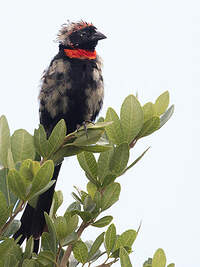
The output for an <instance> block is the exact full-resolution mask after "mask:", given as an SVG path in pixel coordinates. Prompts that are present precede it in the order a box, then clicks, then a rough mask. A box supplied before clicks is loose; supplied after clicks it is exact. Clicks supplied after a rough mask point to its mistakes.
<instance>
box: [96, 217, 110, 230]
mask: <svg viewBox="0 0 200 267" xmlns="http://www.w3.org/2000/svg"><path fill="white" fill-rule="evenodd" d="M112 220H113V217H112V216H105V217H103V218H101V219H99V220H98V221H96V222H94V223H92V224H91V225H92V226H95V227H99V228H101V227H105V226H106V225H108V224H110V222H111V221H112Z"/></svg>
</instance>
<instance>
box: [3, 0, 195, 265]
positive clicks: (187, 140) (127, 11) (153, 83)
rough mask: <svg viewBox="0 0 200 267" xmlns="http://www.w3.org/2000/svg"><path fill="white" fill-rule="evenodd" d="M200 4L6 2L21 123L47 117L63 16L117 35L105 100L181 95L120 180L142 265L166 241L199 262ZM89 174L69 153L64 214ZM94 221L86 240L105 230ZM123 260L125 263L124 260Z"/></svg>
mask: <svg viewBox="0 0 200 267" xmlns="http://www.w3.org/2000/svg"><path fill="white" fill-rule="evenodd" d="M199 10H200V4H199V2H198V1H195V0H191V1H184V0H168V1H161V0H140V1H139V0H132V1H131V0H130V1H129V0H124V1H111V0H110V1H105V0H101V1H94V0H93V1H90V0H84V1H67V0H65V1H64V0H60V1H59V0H58V1H50V0H48V1H47V0H43V1H36V0H35V1H25V0H18V1H3V2H2V3H1V6H0V24H1V49H0V59H1V61H0V69H1V70H0V73H1V97H0V114H5V115H6V116H7V119H8V121H9V124H10V128H11V131H12V132H13V131H14V130H16V129H19V128H24V129H26V130H28V131H29V132H30V133H33V130H34V128H36V127H37V126H38V121H39V118H38V100H37V96H38V92H39V81H40V77H41V74H42V72H43V70H44V69H45V68H46V67H47V66H48V64H49V62H50V60H51V58H52V57H53V56H54V55H55V54H56V53H57V51H58V49H57V43H55V42H53V40H55V39H56V34H57V32H58V30H59V27H60V25H61V24H63V23H64V22H66V21H67V19H69V20H72V21H77V20H80V19H83V20H85V21H88V22H93V24H94V25H95V26H96V27H97V28H98V29H99V30H100V31H101V32H103V33H104V34H105V35H106V36H107V39H106V40H103V41H101V42H100V43H99V45H98V47H97V52H98V53H99V55H100V56H101V57H102V58H103V60H104V70H103V73H104V81H105V100H104V107H103V110H102V112H101V115H102V116H105V112H106V110H107V108H108V107H109V106H112V107H113V108H114V109H116V110H117V111H119V108H120V106H121V103H122V101H123V99H124V98H125V97H126V96H127V95H129V94H132V93H136V92H138V95H139V100H140V101H141V103H142V104H144V103H145V102H147V101H154V100H155V99H156V97H157V96H159V95H160V94H161V93H162V92H164V91H165V90H169V92H170V95H171V103H173V104H175V114H174V116H173V117H172V119H171V120H170V121H169V122H168V123H167V124H166V125H165V126H164V127H163V128H162V129H161V130H160V131H158V132H157V133H155V134H154V135H152V136H150V137H148V138H144V139H142V140H141V141H140V142H139V143H138V144H137V145H136V148H135V149H134V150H133V151H131V155H132V159H134V158H136V157H137V156H138V155H139V154H141V153H142V152H143V151H144V150H145V149H146V148H147V147H148V146H151V149H150V150H149V151H148V153H147V154H146V155H145V157H144V158H143V159H142V161H140V162H139V163H138V164H137V165H136V166H135V168H134V169H131V170H130V171H129V172H128V174H127V175H124V176H122V177H121V178H120V179H119V180H118V181H119V182H120V183H121V184H122V192H121V195H120V200H119V202H118V203H116V204H115V205H114V206H113V207H112V208H111V209H109V210H108V211H106V212H105V213H104V215H113V216H114V220H113V222H114V223H115V225H116V227H117V232H118V233H119V234H120V233H122V232H123V231H125V230H127V229H130V228H132V229H137V228H138V226H139V223H140V221H141V220H142V227H141V231H140V234H139V236H138V238H137V241H136V242H135V245H134V252H133V253H132V254H131V255H130V257H131V260H132V263H133V266H137V267H139V266H142V264H143V262H144V261H145V260H146V259H147V258H148V257H152V256H153V253H154V252H155V250H156V249H157V248H159V247H161V248H163V249H164V250H165V252H166V255H167V259H168V263H170V262H174V263H176V266H177V267H188V266H191V267H198V266H200V265H199V242H200V214H199V213H200V211H199V210H200V208H199V206H200V194H199V191H200V175H199V172H200V171H199V166H200V164H199V150H200V145H199V137H200V123H199V115H200V112H199V101H200V11H199ZM86 183H87V180H86V178H85V177H84V173H83V172H82V171H81V170H80V168H79V167H78V163H77V160H76V158H75V157H74V158H71V159H68V160H67V161H65V162H64V164H63V168H62V172H61V174H60V177H59V181H58V184H57V189H62V190H63V193H64V199H65V204H64V205H63V208H61V209H60V214H63V213H64V211H65V209H66V207H67V206H68V205H69V204H70V203H71V202H72V201H73V199H72V197H71V195H70V193H71V192H72V190H73V185H77V186H79V187H81V188H82V189H85V186H86ZM102 231H103V229H101V230H100V231H99V230H97V228H92V229H91V230H88V232H86V234H85V235H83V240H84V241H86V240H87V239H94V238H95V237H96V236H97V235H98V234H99V233H100V232H102ZM115 266H119V264H118V265H117V264H116V265H115Z"/></svg>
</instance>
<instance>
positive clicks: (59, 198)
mask: <svg viewBox="0 0 200 267" xmlns="http://www.w3.org/2000/svg"><path fill="white" fill-rule="evenodd" d="M62 203H63V193H62V191H60V190H59V191H55V192H54V195H53V214H54V215H55V214H56V212H57V210H58V208H59V207H60V206H61V205H62Z"/></svg>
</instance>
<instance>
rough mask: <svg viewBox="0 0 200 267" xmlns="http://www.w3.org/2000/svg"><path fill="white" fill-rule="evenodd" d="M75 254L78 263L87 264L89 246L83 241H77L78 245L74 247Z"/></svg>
mask: <svg viewBox="0 0 200 267" xmlns="http://www.w3.org/2000/svg"><path fill="white" fill-rule="evenodd" d="M73 253H74V257H75V259H77V261H78V262H81V263H83V264H85V263H86V262H87V259H88V249H87V246H86V245H85V243H84V242H83V241H81V240H80V241H77V242H76V244H75V245H74V247H73Z"/></svg>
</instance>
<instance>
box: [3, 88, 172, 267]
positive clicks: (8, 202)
mask: <svg viewBox="0 0 200 267" xmlns="http://www.w3.org/2000/svg"><path fill="white" fill-rule="evenodd" d="M168 105H169V93H168V92H164V93H163V94H162V95H160V96H159V97H158V98H157V99H156V101H155V103H154V104H153V103H152V102H148V103H146V104H145V105H143V106H142V105H141V104H140V102H139V101H138V99H137V98H136V97H135V96H134V95H129V96H128V97H127V98H126V99H125V100H124V102H123V104H122V106H121V110H120V116H118V114H117V113H116V112H115V110H114V109H113V108H108V110H107V113H106V117H105V119H104V118H100V119H99V121H98V122H97V123H96V124H95V125H93V124H88V125H87V132H86V131H85V128H84V127H81V128H80V129H78V130H77V131H75V132H73V133H70V134H67V126H66V124H65V122H64V120H61V121H59V122H58V124H57V125H56V126H55V128H54V129H53V131H52V133H51V135H50V136H49V137H47V135H46V132H45V130H44V127H43V126H42V125H39V128H38V129H36V130H35V131H34V135H33V136H32V135H31V134H30V133H28V132H27V131H26V130H23V129H20V130H17V131H15V132H14V133H13V134H12V135H11V134H10V130H9V126H8V122H7V120H6V117H5V116H1V117H0V165H1V166H2V168H1V169H0V239H1V240H2V242H1V243H0V266H16V267H26V266H36V267H41V266H47V267H51V266H52V267H53V266H57V267H58V266H59V267H64V266H71V267H75V266H77V265H78V264H82V266H83V265H85V264H88V266H90V265H91V264H93V263H95V262H96V260H97V259H98V260H101V261H102V264H101V265H100V266H102V267H109V266H111V265H112V264H114V263H115V262H117V261H120V263H121V266H132V264H131V260H130V257H129V255H130V253H132V251H133V245H134V242H135V239H136V237H137V235H138V231H139V229H138V230H137V231H136V230H134V229H128V230H126V231H124V232H123V233H122V234H117V230H116V227H115V225H114V223H112V224H110V223H111V222H112V220H113V217H112V216H111V215H108V214H106V215H105V214H104V215H102V213H103V212H105V211H107V210H108V209H110V208H111V207H112V206H113V205H114V204H115V203H116V202H117V201H118V200H119V197H120V192H121V184H120V183H119V182H116V179H117V178H119V177H120V176H122V175H124V174H125V173H126V172H127V171H128V170H129V169H130V168H132V167H133V166H135V164H136V163H137V162H138V161H139V160H140V159H141V158H142V157H143V156H144V154H145V153H146V152H147V150H148V148H147V149H146V150H145V151H144V152H143V153H141V155H140V156H139V157H138V158H136V159H135V160H134V161H133V162H129V157H130V150H131V149H132V148H133V147H134V146H135V145H136V143H137V141H138V140H140V139H141V138H143V137H145V136H148V135H150V134H152V133H153V132H155V131H157V130H159V129H160V128H161V127H162V126H163V125H164V124H165V123H166V122H167V121H168V120H169V118H170V117H171V115H172V113H173V110H174V107H173V106H171V107H170V108H169V109H167V108H168ZM94 153H98V156H97V155H96V154H94ZM73 155H77V159H78V162H79V164H80V167H81V168H82V169H83V171H84V172H85V177H86V179H87V181H88V183H87V188H86V190H85V191H84V190H81V189H78V188H76V187H75V192H73V193H72V196H73V198H74V199H75V201H74V202H72V203H71V204H70V205H69V206H68V208H67V209H66V211H65V213H64V214H63V215H62V216H61V215H59V216H58V215H57V211H58V209H59V207H60V206H61V205H62V202H63V195H62V192H61V191H57V192H55V193H54V198H53V203H52V207H51V211H50V214H47V213H45V219H46V224H47V228H48V232H44V233H43V234H42V238H41V248H40V251H39V254H38V255H36V254H35V253H33V245H34V240H33V238H32V237H31V238H29V240H28V241H27V243H26V246H25V249H24V250H23V249H22V248H20V247H19V245H17V240H15V241H14V240H13V239H12V238H11V236H12V235H13V234H14V233H15V232H16V231H17V230H18V229H19V227H20V221H18V220H16V219H15V217H16V216H17V214H18V213H19V212H20V211H22V210H23V208H24V206H25V204H26V203H27V202H28V203H29V204H30V205H31V206H32V207H35V205H36V203H37V198H38V196H39V195H40V194H41V193H43V192H45V191H46V190H47V189H48V188H50V187H51V186H52V185H53V183H54V181H52V180H51V178H52V176H53V171H54V166H55V165H57V164H59V163H60V162H62V160H63V158H65V157H70V156H73ZM88 227H96V228H104V227H106V229H105V230H104V231H103V232H102V233H101V234H100V235H99V236H97V237H96V239H95V241H94V242H93V241H84V240H82V238H81V235H82V233H83V231H86V229H87V228H88ZM165 266H166V258H165V255H164V252H163V250H161V249H159V250H157V251H156V253H155V255H154V257H153V259H150V258H149V259H148V260H147V261H146V262H145V263H144V267H165ZM172 266H174V265H173V264H171V265H168V267H172Z"/></svg>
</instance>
